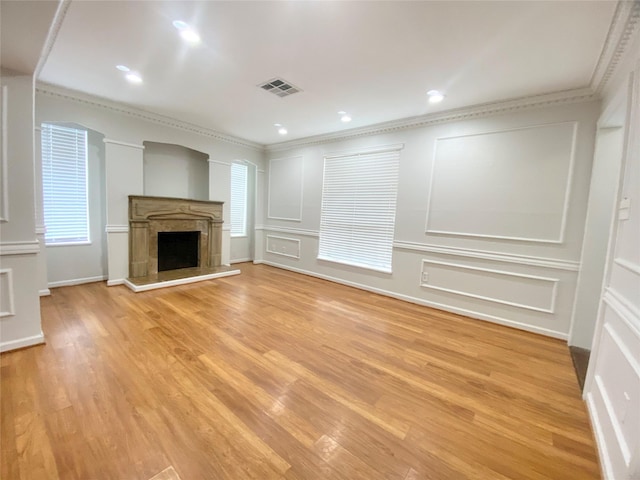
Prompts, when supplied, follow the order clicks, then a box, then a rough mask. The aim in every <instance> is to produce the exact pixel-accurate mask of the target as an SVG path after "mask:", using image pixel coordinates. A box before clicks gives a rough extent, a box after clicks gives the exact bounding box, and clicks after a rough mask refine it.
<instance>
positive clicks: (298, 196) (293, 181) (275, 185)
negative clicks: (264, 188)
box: [267, 155, 304, 222]
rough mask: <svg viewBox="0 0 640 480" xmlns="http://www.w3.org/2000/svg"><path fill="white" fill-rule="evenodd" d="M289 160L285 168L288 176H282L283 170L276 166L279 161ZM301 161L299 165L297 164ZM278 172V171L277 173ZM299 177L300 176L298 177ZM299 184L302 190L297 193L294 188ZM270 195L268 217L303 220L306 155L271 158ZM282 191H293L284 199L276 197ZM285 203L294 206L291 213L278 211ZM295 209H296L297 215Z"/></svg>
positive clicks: (288, 206)
mask: <svg viewBox="0 0 640 480" xmlns="http://www.w3.org/2000/svg"><path fill="white" fill-rule="evenodd" d="M283 162H288V163H289V164H288V165H287V166H286V168H284V172H286V174H287V175H289V176H288V177H282V175H283V173H282V171H280V170H278V169H277V168H276V165H277V164H278V163H283ZM298 163H299V165H297V164H298ZM276 172H277V173H276ZM298 177H299V178H298ZM296 185H298V186H299V188H300V192H299V193H296V192H295V191H294V190H293V189H294V188H295V186H296ZM268 188H269V191H268V196H267V218H269V219H272V220H290V221H294V222H301V221H302V201H303V194H304V192H303V190H304V157H302V156H300V155H298V156H294V157H285V158H272V159H271V160H269V179H268ZM282 192H293V195H290V196H289V197H287V198H284V199H276V197H275V195H277V194H278V193H282ZM283 205H285V206H287V208H290V207H291V206H293V207H295V206H296V205H297V208H293V207H291V208H292V211H291V212H290V213H285V212H283V211H277V210H276V209H277V208H281V207H282V206H283ZM293 210H296V212H295V215H294V214H293Z"/></svg>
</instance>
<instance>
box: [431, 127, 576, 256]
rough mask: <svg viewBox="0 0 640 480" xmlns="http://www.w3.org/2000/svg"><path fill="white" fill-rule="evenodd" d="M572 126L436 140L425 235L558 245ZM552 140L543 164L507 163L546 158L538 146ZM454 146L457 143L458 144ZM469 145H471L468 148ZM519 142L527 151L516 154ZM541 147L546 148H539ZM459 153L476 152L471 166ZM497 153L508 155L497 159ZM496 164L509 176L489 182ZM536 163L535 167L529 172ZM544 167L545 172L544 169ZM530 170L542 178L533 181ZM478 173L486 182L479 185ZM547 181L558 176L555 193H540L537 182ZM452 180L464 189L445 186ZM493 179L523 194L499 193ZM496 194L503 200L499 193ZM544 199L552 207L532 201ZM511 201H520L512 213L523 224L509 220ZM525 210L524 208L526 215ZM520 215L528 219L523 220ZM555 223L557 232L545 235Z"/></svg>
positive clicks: (568, 175) (568, 182)
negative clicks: (532, 155) (529, 154)
mask: <svg viewBox="0 0 640 480" xmlns="http://www.w3.org/2000/svg"><path fill="white" fill-rule="evenodd" d="M577 126H578V123H577V122H560V123H550V124H543V125H533V126H528V127H520V128H513V129H504V130H497V131H488V132H481V133H474V134H465V135H458V136H450V137H441V138H437V139H436V146H435V148H434V153H433V162H432V168H431V176H430V180H429V182H430V183H429V194H428V198H427V218H426V226H425V231H426V233H430V234H439V235H451V236H462V237H474V238H489V239H499V240H516V241H523V242H534V243H549V244H561V243H563V241H564V235H565V227H566V223H567V214H568V209H569V199H570V194H571V183H572V178H573V170H574V163H575V144H576V135H577ZM552 141H553V142H555V144H554V147H555V148H554V151H553V152H552V155H554V157H553V158H551V159H550V160H549V161H547V162H546V165H543V164H541V163H540V162H535V163H534V162H533V161H526V160H527V159H524V160H523V159H521V160H520V161H519V163H518V162H514V161H512V158H513V156H514V155H516V157H517V155H518V154H521V152H522V151H527V152H533V153H535V154H537V155H542V156H545V155H549V154H548V153H547V152H546V151H544V150H543V148H546V145H548V144H549V142H552ZM455 142H461V144H460V145H457V144H456V143H455ZM469 142H471V143H472V145H469ZM478 142H485V143H487V142H488V145H484V146H483V148H478V145H476V144H477V143H478ZM523 144H524V145H526V146H527V148H526V149H524V150H523V149H520V150H518V147H520V146H522V145H523ZM543 145H544V146H545V147H542V146H543ZM536 146H540V147H539V148H540V149H541V151H540V152H536V151H535V148H537V147H536ZM461 151H475V152H478V153H476V155H478V156H479V157H477V158H476V157H474V158H473V162H472V163H469V159H468V157H467V156H461V154H460V152H461ZM480 152H492V156H490V157H489V156H488V154H486V153H485V154H484V155H485V158H482V155H483V154H482V153H480ZM499 152H502V153H503V154H504V155H509V157H506V156H503V157H500V155H499ZM556 157H557V158H556ZM544 158H546V156H545V157H544ZM481 160H483V161H481ZM534 160H535V159H534ZM560 161H562V162H563V163H560ZM463 162H464V163H463ZM498 162H501V164H503V165H505V166H509V169H506V168H505V169H504V170H505V171H506V172H509V171H510V172H511V173H510V176H509V177H508V178H504V179H502V182H501V180H500V179H495V178H494V173H495V171H497V169H496V167H495V164H496V163H498ZM535 165H537V167H535V168H534V166H535ZM471 166H473V169H472V168H471ZM543 166H545V167H546V169H543V168H542V167H543ZM517 167H519V170H518V169H517ZM547 170H548V171H547ZM533 172H536V173H535V174H536V175H539V176H541V178H540V179H536V178H533V179H532V178H531V175H533ZM463 175H466V177H464V176H463ZM483 175H484V177H486V178H484V180H486V181H483ZM443 178H444V180H443ZM548 178H553V179H556V178H557V179H558V182H562V185H560V184H559V185H557V186H556V187H557V188H556V189H555V190H547V191H546V192H545V194H544V195H542V194H541V193H540V190H539V188H538V184H540V183H541V182H543V183H545V184H546V185H547V187H549V185H550V184H549V182H548V181H545V179H548ZM516 180H517V182H518V183H517V184H516V183H515V182H516ZM454 181H455V184H456V185H463V186H465V187H466V188H464V189H463V190H459V191H451V189H450V188H448V185H449V184H453V182H454ZM493 181H498V182H501V184H504V185H511V187H509V188H511V189H514V188H518V190H519V191H520V192H522V193H521V195H520V196H516V195H515V193H514V192H513V191H510V190H509V189H505V190H504V191H502V190H501V189H500V188H494V187H493V184H492V183H490V182H493ZM525 185H530V188H529V189H528V190H527V189H526V188H525ZM519 187H520V188H519ZM474 188H476V189H478V195H473V193H474ZM560 189H562V190H560ZM463 191H464V192H467V193H466V194H465V195H466V196H467V197H468V198H465V195H461V192H463ZM500 192H502V193H501V195H502V196H500V195H499V194H500ZM534 196H535V198H534ZM554 197H555V198H554ZM478 198H483V199H485V201H487V202H488V203H487V205H486V208H483V207H482V205H479V204H478ZM543 198H545V199H547V200H546V201H549V202H551V203H549V205H545V206H542V205H539V204H540V201H536V200H537V199H538V200H540V199H543ZM514 202H519V203H520V206H519V208H517V209H516V211H517V212H519V213H518V214H517V215H519V217H518V218H519V219H521V220H524V221H520V222H515V221H514V215H515V214H514V212H513V211H511V208H512V207H510V206H511V205H512V204H513V203H514ZM543 207H544V208H543ZM524 208H528V209H529V211H526V210H524ZM489 212H491V213H489ZM549 212H551V215H549ZM525 214H528V215H529V216H528V217H527V218H523V216H524V215H525ZM543 215H547V216H546V217H544V216H543ZM549 217H551V218H549ZM556 217H557V218H556ZM456 219H458V220H460V221H459V222H458V223H459V225H456V224H455V221H456ZM462 219H463V220H462ZM534 220H535V221H534ZM471 221H474V222H476V226H475V227H474V226H471V228H470V229H469V224H470V223H471ZM536 222H537V231H536V228H535V227H536V225H535V224H536ZM555 222H557V226H556V230H549V231H545V229H546V228H547V227H548V226H549V225H553V224H554V223H555ZM514 225H516V226H519V228H520V229H521V231H516V230H513V226H514ZM523 225H526V226H527V227H526V228H528V229H529V231H522V230H523V229H524V228H525V227H523ZM554 226H555V225H554ZM474 228H475V230H474ZM492 229H493V231H491V230H492Z"/></svg>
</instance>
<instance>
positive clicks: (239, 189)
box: [231, 163, 248, 237]
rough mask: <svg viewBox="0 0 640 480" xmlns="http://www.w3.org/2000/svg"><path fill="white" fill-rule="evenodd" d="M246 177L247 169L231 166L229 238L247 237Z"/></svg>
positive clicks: (237, 165)
mask: <svg viewBox="0 0 640 480" xmlns="http://www.w3.org/2000/svg"><path fill="white" fill-rule="evenodd" d="M247 176H248V168H247V166H246V165H242V164H240V163H232V164H231V236H232V237H246V236H247Z"/></svg>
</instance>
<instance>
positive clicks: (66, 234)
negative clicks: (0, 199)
mask: <svg viewBox="0 0 640 480" xmlns="http://www.w3.org/2000/svg"><path fill="white" fill-rule="evenodd" d="M41 141H42V196H43V209H44V223H45V226H46V233H45V237H44V238H45V244H47V245H69V244H83V243H89V242H90V238H89V200H88V191H87V174H88V168H87V132H86V130H80V129H77V128H73V127H66V126H61V125H52V124H47V123H44V124H42V133H41Z"/></svg>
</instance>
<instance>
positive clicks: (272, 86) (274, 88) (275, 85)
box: [258, 78, 302, 97]
mask: <svg viewBox="0 0 640 480" xmlns="http://www.w3.org/2000/svg"><path fill="white" fill-rule="evenodd" d="M258 86H259V87H260V88H261V89H263V90H265V91H267V92H271V93H273V94H274V95H277V96H279V97H288V96H289V95H293V94H294V93H298V92H301V91H302V90H301V89H299V88H298V87H296V86H295V85H293V84H292V83H291V82H287V81H286V80H283V79H282V78H272V79H271V80H268V81H266V82H264V83H261V84H260V85H258Z"/></svg>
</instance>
